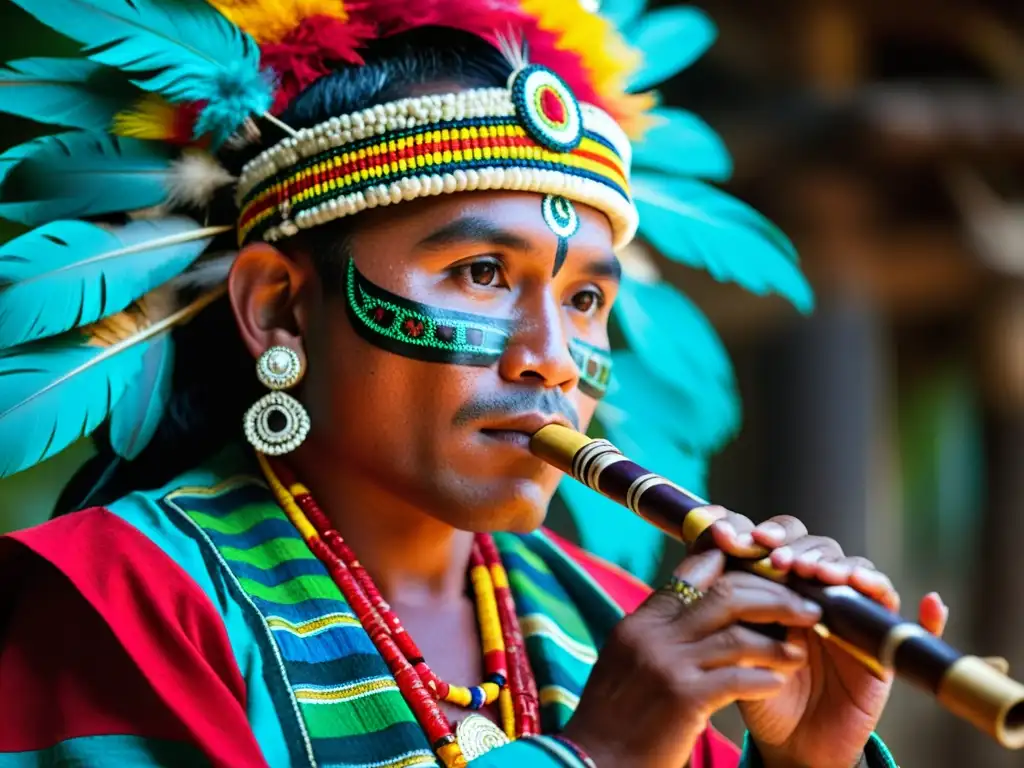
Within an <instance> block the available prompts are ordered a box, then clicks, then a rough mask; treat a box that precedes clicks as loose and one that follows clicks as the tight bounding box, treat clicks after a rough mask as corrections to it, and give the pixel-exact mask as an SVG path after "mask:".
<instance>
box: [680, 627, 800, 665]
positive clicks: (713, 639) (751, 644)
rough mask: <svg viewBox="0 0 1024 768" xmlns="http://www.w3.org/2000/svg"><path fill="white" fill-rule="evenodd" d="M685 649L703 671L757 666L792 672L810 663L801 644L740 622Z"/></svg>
mask: <svg viewBox="0 0 1024 768" xmlns="http://www.w3.org/2000/svg"><path fill="white" fill-rule="evenodd" d="M686 652H687V657H688V658H691V659H693V660H694V661H696V662H697V663H698V664H700V666H701V668H702V669H704V670H712V669H721V668H722V667H758V668H762V669H777V670H779V671H781V672H791V671H793V670H794V669H799V668H800V667H802V666H803V665H804V664H806V663H807V652H806V651H805V650H804V649H803V648H801V647H800V646H799V645H795V644H794V643H786V642H779V641H778V640H772V639H771V638H769V637H766V636H765V635H762V634H760V633H758V632H754V631H753V630H752V629H747V628H746V627H741V626H739V625H735V626H732V627H730V628H729V629H726V630H723V631H722V632H716V633H715V634H713V635H709V636H708V637H706V638H704V639H703V640H701V641H700V642H698V643H696V644H694V645H691V646H689V647H688V648H687V651H686Z"/></svg>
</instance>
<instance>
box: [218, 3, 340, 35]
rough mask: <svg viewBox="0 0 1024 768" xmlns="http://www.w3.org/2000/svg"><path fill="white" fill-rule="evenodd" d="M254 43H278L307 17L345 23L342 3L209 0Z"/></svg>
mask: <svg viewBox="0 0 1024 768" xmlns="http://www.w3.org/2000/svg"><path fill="white" fill-rule="evenodd" d="M209 3H210V5H212V6H213V7H215V8H216V9H217V10H218V11H220V12H221V13H222V14H223V15H224V17H225V18H226V19H227V20H228V21H230V22H231V23H233V24H234V25H235V26H237V27H238V28H239V29H241V30H243V31H244V32H247V33H248V34H249V35H251V36H252V37H253V38H254V39H255V40H256V42H257V43H259V44H260V45H265V44H267V43H279V42H281V41H282V40H283V39H284V38H285V37H287V36H288V34H289V33H290V32H291V31H292V30H293V29H295V28H296V27H297V26H299V24H300V23H301V22H302V20H303V19H306V18H309V17H310V16H331V17H333V18H335V19H340V20H341V21H347V20H348V14H347V13H345V3H344V2H343V0H209Z"/></svg>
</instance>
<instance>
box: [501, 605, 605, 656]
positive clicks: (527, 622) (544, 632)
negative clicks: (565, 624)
mask: <svg viewBox="0 0 1024 768" xmlns="http://www.w3.org/2000/svg"><path fill="white" fill-rule="evenodd" d="M519 628H520V629H521V630H522V632H523V637H546V638H548V639H549V640H551V641H552V642H553V643H555V645H558V646H559V647H561V648H562V649H563V650H564V651H566V652H567V653H569V654H571V655H572V656H574V657H576V658H577V659H579V660H580V661H582V662H584V663H586V664H593V663H594V662H595V661H597V652H596V651H595V650H594V649H593V648H591V647H590V646H589V645H584V644H583V643H580V642H577V641H576V640H573V639H572V638H571V637H569V635H567V634H566V633H565V631H564V630H563V629H562V628H561V627H559V626H558V625H557V624H556V623H555V622H553V621H552V620H551V619H549V618H548V617H547V616H544V615H542V614H539V613H534V614H530V615H528V616H523V617H521V618H520V619H519Z"/></svg>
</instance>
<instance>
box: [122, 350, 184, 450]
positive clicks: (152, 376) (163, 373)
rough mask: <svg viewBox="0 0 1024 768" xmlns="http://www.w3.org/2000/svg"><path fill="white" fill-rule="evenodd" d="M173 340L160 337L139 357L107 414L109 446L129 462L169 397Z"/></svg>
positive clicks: (150, 435)
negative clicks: (134, 377) (134, 373)
mask: <svg viewBox="0 0 1024 768" xmlns="http://www.w3.org/2000/svg"><path fill="white" fill-rule="evenodd" d="M173 373H174V341H173V340H172V338H171V337H170V336H169V335H167V336H161V337H160V338H158V339H157V340H156V341H154V342H153V343H152V344H151V345H150V346H149V348H148V349H147V350H146V352H145V354H144V355H143V356H142V370H141V372H140V374H139V376H138V377H137V380H136V381H135V382H134V383H133V385H132V386H131V387H129V388H128V391H127V392H125V394H124V397H122V398H121V400H120V402H118V404H117V405H116V406H114V410H113V411H112V412H111V414H110V445H111V447H112V448H113V449H114V452H115V453H116V454H117V455H118V456H120V457H121V458H123V459H127V460H128V461H132V460H133V459H135V458H136V457H137V456H138V455H139V454H140V453H142V451H143V449H145V447H146V446H147V445H148V444H149V441H150V440H152V439H153V435H154V434H156V430H157V427H158V426H159V425H160V419H161V418H162V417H163V415H164V410H165V409H166V407H167V403H168V402H169V401H170V399H171V384H172V382H173V375H172V374H173Z"/></svg>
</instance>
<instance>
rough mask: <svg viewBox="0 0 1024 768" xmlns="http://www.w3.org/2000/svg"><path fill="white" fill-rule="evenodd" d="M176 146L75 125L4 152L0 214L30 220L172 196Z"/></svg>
mask: <svg viewBox="0 0 1024 768" xmlns="http://www.w3.org/2000/svg"><path fill="white" fill-rule="evenodd" d="M170 167H171V150H170V148H169V147H165V146H163V145H162V144H159V143H156V142H149V141H138V140H136V139H125V138H119V137H117V136H108V135H102V134H94V133H84V132H80V131H73V132H69V133H59V134H56V135H54V136H44V137H42V138H39V139H35V140H34V141H30V142H28V143H27V144H21V145H19V146H17V147H14V148H13V149H10V150H8V151H7V152H6V153H5V154H4V155H3V156H0V173H4V172H5V171H6V172H5V173H4V175H3V176H0V217H2V218H5V219H10V220H12V221H17V222H19V223H21V224H25V225H27V226H38V225H40V224H45V223H47V222H50V221H57V220H58V219H74V218H85V217H88V216H98V215H100V214H105V213H120V212H122V211H134V210H139V209H141V208H148V207H150V206H154V205H157V204H159V203H162V202H163V201H164V200H165V199H166V197H167V178H168V173H169V171H170Z"/></svg>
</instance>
